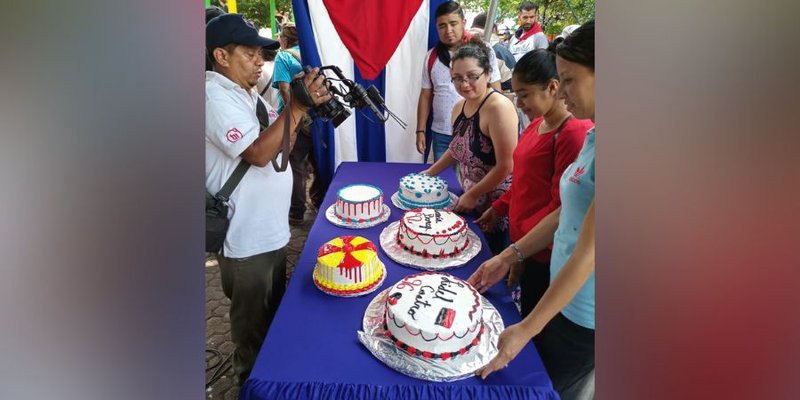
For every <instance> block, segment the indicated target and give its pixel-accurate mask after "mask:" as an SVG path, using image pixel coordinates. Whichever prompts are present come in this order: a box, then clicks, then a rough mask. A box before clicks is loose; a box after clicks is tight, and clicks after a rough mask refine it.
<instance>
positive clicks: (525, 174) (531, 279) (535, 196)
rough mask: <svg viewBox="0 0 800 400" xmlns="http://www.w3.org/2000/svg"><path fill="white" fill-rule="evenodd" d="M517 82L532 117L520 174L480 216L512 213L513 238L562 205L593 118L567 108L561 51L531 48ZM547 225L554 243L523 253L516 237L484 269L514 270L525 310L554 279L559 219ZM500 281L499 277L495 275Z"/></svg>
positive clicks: (520, 102)
mask: <svg viewBox="0 0 800 400" xmlns="http://www.w3.org/2000/svg"><path fill="white" fill-rule="evenodd" d="M511 86H512V87H513V88H514V93H515V94H516V96H517V106H518V107H519V108H520V109H521V110H522V112H524V113H525V115H527V116H528V118H530V120H531V123H530V124H529V125H528V127H527V128H526V129H525V131H523V132H522V136H520V139H519V144H518V145H517V147H516V148H515V149H514V169H513V172H512V176H513V177H514V179H513V182H512V184H511V188H510V189H509V190H508V191H507V192H506V193H505V194H504V195H503V196H502V197H500V198H499V199H498V200H497V201H495V202H494V203H492V206H491V207H490V208H489V209H488V210H486V212H484V213H483V215H482V216H481V217H480V218H478V219H477V220H476V221H475V222H476V223H477V224H478V225H479V226H480V227H481V229H482V230H484V231H487V232H488V231H491V229H492V228H493V227H494V225H495V224H496V223H497V221H498V219H499V218H500V217H503V216H506V215H507V216H508V217H509V233H510V236H511V240H512V242H516V241H518V240H520V239H521V238H522V237H523V236H525V234H527V233H528V232H529V231H530V230H531V229H533V228H534V227H535V226H536V225H538V224H539V222H540V221H542V219H544V217H546V216H547V215H549V214H550V213H552V212H554V211H555V212H556V215H557V214H558V213H557V211H558V210H559V208H560V207H561V200H560V198H559V194H558V190H559V189H558V188H559V180H560V179H561V174H562V173H563V172H564V170H565V169H566V168H567V166H569V164H571V163H572V162H573V161H574V160H575V158H576V157H577V155H578V152H580V150H581V147H582V146H583V142H584V140H585V139H586V132H587V131H588V130H589V129H590V128H591V127H592V126H593V123H592V121H591V120H578V119H576V118H574V117H573V116H572V114H570V113H569V111H567V107H566V105H565V104H564V101H563V100H562V99H560V98H559V95H558V88H559V80H558V72H557V71H556V60H555V53H554V52H552V51H549V50H544V49H539V50H534V51H531V52H529V53H527V54H525V55H524V56H523V57H522V58H520V60H519V61H518V62H517V65H516V66H515V67H514V73H513V75H512V77H511ZM546 224H547V225H551V226H546V227H545V226H542V227H539V229H547V230H548V232H549V235H547V237H548V238H549V239H550V242H549V243H543V246H542V248H543V249H542V250H541V251H540V252H538V253H536V254H522V253H521V252H520V251H519V250H518V249H517V248H516V246H515V245H514V244H513V243H512V244H511V246H509V247H508V248H506V249H505V250H503V251H502V252H501V253H500V254H498V255H497V256H495V257H493V258H492V259H490V260H488V261H486V262H485V263H484V264H483V265H481V266H480V269H484V270H491V271H492V275H493V276H496V277H497V279H498V280H499V279H501V278H502V277H503V276H505V274H506V273H507V272H508V271H509V269H510V270H511V273H510V274H509V277H508V284H509V286H512V285H513V284H515V283H516V281H517V279H519V281H520V287H521V289H522V307H521V308H522V316H523V317H524V316H526V315H528V313H530V311H531V310H533V307H534V306H535V305H536V303H537V302H538V301H539V299H540V298H541V297H542V295H543V294H544V292H545V290H547V287H548V286H549V284H550V248H549V247H550V246H551V244H552V239H553V235H554V234H555V231H556V227H557V226H558V223H557V221H556V222H555V223H552V222H548V223H546ZM495 282H496V281H495Z"/></svg>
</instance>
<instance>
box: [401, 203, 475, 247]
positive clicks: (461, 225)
mask: <svg viewBox="0 0 800 400" xmlns="http://www.w3.org/2000/svg"><path fill="white" fill-rule="evenodd" d="M468 232H469V229H468V228H467V223H466V221H464V218H462V217H461V216H459V215H458V214H456V213H454V212H452V211H447V210H439V209H433V208H418V209H415V210H411V211H408V212H406V213H405V215H403V218H401V219H400V225H399V226H398V228H397V238H396V241H397V244H398V245H399V246H401V247H402V248H403V250H404V251H407V252H409V253H411V254H414V255H417V256H420V257H424V258H434V259H438V258H447V257H454V256H457V255H459V254H461V252H463V251H464V249H465V248H466V247H467V246H469V238H468V237H467V233H468Z"/></svg>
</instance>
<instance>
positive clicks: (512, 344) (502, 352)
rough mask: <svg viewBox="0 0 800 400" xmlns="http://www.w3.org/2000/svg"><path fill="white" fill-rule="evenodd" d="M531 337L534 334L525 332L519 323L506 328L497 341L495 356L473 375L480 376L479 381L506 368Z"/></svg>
mask: <svg viewBox="0 0 800 400" xmlns="http://www.w3.org/2000/svg"><path fill="white" fill-rule="evenodd" d="M536 333H538V332H536ZM533 336H535V334H530V333H529V332H526V331H525V327H524V326H523V325H522V324H521V323H518V324H514V325H511V326H509V327H508V328H506V329H505V330H504V331H503V332H502V333H501V334H500V337H499V338H498V339H497V350H498V351H497V355H496V356H495V357H494V358H493V359H492V361H489V364H486V366H485V367H483V368H480V369H478V370H477V371H475V375H478V376H480V377H481V379H486V377H487V376H489V374H491V373H492V372H495V371H499V370H501V369H503V368H505V367H508V363H510V362H511V361H512V360H513V359H514V358H516V357H517V355H518V354H519V352H520V351H522V348H523V347H525V345H526V344H528V342H529V341H530V340H531V338H532V337H533Z"/></svg>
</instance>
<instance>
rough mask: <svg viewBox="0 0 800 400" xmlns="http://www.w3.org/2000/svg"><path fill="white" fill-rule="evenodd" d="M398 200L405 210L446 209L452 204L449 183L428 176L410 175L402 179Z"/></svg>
mask: <svg viewBox="0 0 800 400" xmlns="http://www.w3.org/2000/svg"><path fill="white" fill-rule="evenodd" d="M397 200H398V201H399V202H400V204H402V205H403V206H404V207H405V208H408V209H413V208H422V207H430V208H444V207H447V206H448V205H449V204H450V192H448V191H447V181H445V180H444V179H442V178H439V177H438V176H432V175H427V174H417V173H413V174H408V175H406V176H404V177H402V178H400V188H399V189H398V190H397Z"/></svg>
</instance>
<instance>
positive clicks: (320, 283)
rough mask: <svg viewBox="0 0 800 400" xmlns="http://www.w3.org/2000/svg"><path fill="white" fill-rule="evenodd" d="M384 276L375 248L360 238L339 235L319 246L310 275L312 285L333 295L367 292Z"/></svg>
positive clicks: (354, 294) (356, 294) (352, 294)
mask: <svg viewBox="0 0 800 400" xmlns="http://www.w3.org/2000/svg"><path fill="white" fill-rule="evenodd" d="M385 275H386V269H385V268H384V266H383V263H382V262H381V261H380V260H379V259H378V248H377V247H375V244H373V243H372V242H371V241H369V240H367V239H366V238H363V237H361V236H340V237H337V238H334V239H332V240H330V241H328V242H327V243H325V244H323V245H322V246H321V247H320V248H319V251H318V252H317V265H316V266H314V273H313V277H314V284H315V285H316V286H317V287H318V288H319V289H320V290H322V291H323V292H325V293H328V294H332V295H334V296H358V295H361V294H366V293H369V292H371V291H373V290H375V288H376V287H377V286H378V285H379V284H380V283H381V282H382V281H383V278H384V276H385Z"/></svg>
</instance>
